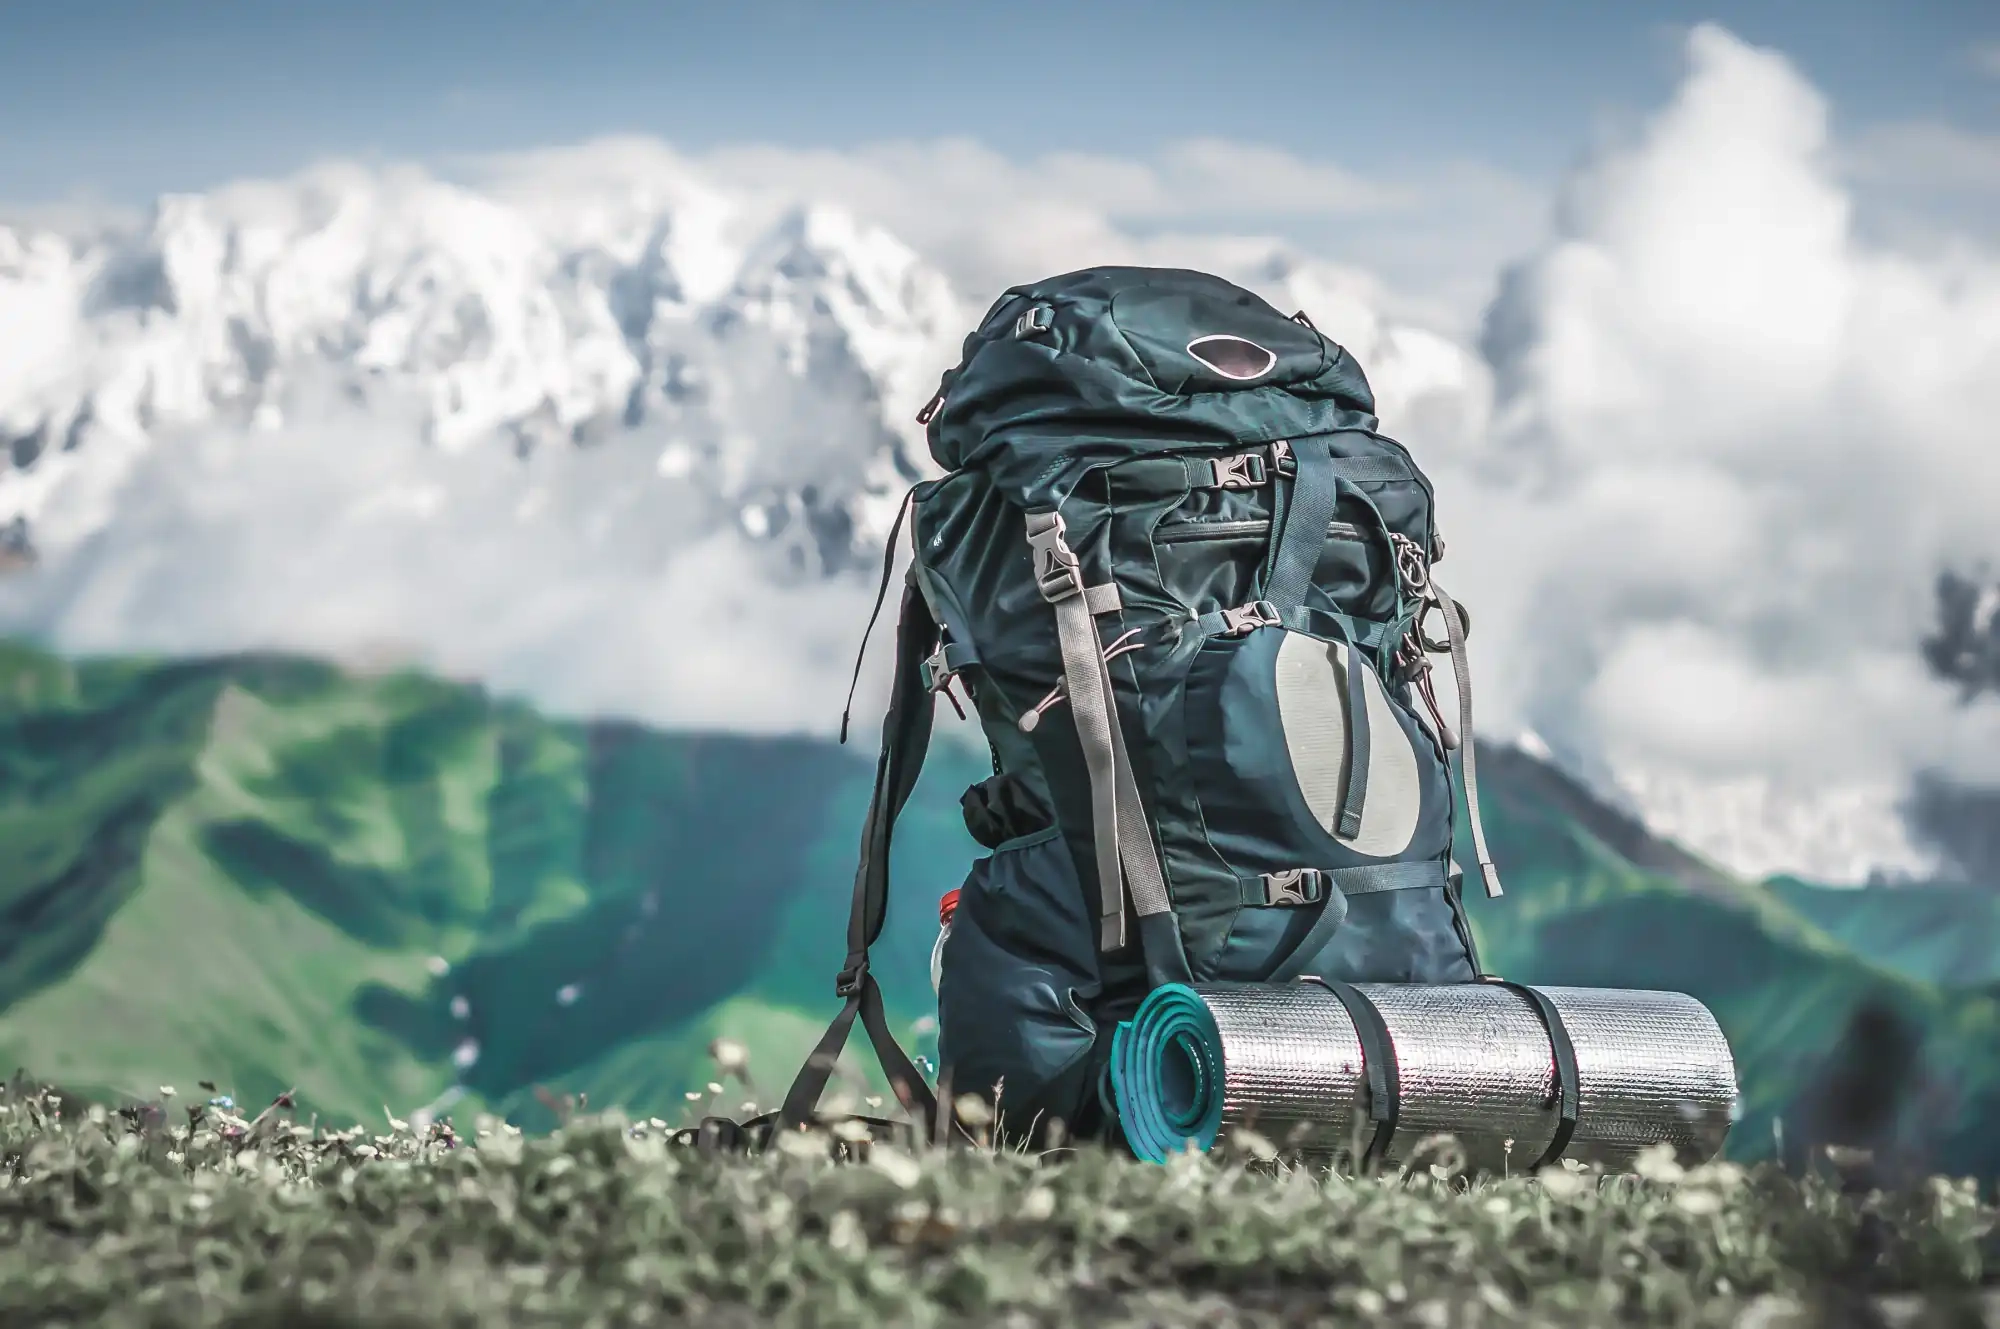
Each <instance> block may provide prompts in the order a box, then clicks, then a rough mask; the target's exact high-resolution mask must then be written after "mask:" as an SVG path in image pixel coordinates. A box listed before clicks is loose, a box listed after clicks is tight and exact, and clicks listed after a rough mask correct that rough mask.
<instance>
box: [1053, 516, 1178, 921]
mask: <svg viewBox="0 0 2000 1329" xmlns="http://www.w3.org/2000/svg"><path fill="white" fill-rule="evenodd" d="M1027 526H1028V544H1029V547H1030V548H1031V549H1032V550H1033V551H1034V555H1035V580H1036V582H1037V584H1038V585H1039V587H1040V588H1041V592H1042V596H1043V598H1044V599H1046V600H1048V601H1049V602H1050V604H1051V605H1052V606H1053V607H1054V609H1055V614H1056V640H1057V644H1058V645H1059V646H1060V648H1061V651H1062V660H1063V685H1064V687H1065V688H1066V689H1067V690H1068V693H1069V708H1070V718H1071V720H1072V721H1073V722H1074V723H1075V725H1076V734H1077V741H1078V742H1079V743H1080V744H1081V745H1082V748H1083V757H1084V766H1085V768H1086V770H1087V771H1088V773H1089V776H1090V816H1091V825H1090V833H1091V839H1092V842H1093V845H1094V847H1095V850H1096V860H1097V880H1098V920H1099V937H1098V945H1099V947H1100V948H1101V949H1103V950H1107V951H1109V950H1116V949H1118V948H1119V947H1121V946H1123V945H1124V944H1125V940H1126V938H1125V883H1126V878H1127V876H1128V875H1129V876H1130V878H1131V884H1132V896H1133V902H1134V903H1135V904H1136V905H1137V906H1138V909H1139V913H1140V914H1141V915H1142V916H1144V915H1151V914H1158V913H1165V912H1166V911H1167V909H1168V902H1167V891H1166V879H1165V877H1164V875H1163V874H1162V873H1161V871H1160V864H1159V859H1158V858H1157V857H1156V856H1155V855H1154V853H1153V840H1152V832H1151V830H1150V828H1148V827H1147V825H1146V814H1145V809H1144V807H1143V806H1142V805H1141V803H1140V801H1139V786H1138V782H1137V780H1136V779H1135V778H1134V777H1133V774H1132V767H1131V760H1130V758H1129V757H1128V756H1127V755H1126V753H1125V736H1124V734H1123V733H1122V732H1120V730H1119V727H1118V707H1117V701H1116V699H1115V697H1114V695H1113V693H1112V689H1111V671H1110V668H1109V666H1108V665H1106V663H1105V660H1104V648H1103V644H1102V643H1101V642H1100V641H1099V639H1098V635H1097V627H1096V624H1095V622H1094V620H1093V617H1092V609H1093V606H1092V603H1091V601H1092V598H1093V596H1092V591H1098V590H1099V588H1090V589H1089V590H1086V588H1085V587H1084V584H1083V570H1082V567H1081V565H1080V564H1079V563H1078V561H1077V557H1076V554H1075V552H1074V551H1073V550H1071V549H1070V547H1069V545H1068V543H1067V542H1066V541H1065V540H1064V539H1063V521H1062V518H1061V517H1060V516H1059V515H1057V514H1056V513H1053V512H1034V513H1029V514H1028V518H1027ZM1095 598H1096V600H1097V602H1098V604H1100V605H1102V606H1103V609H1101V610H1100V611H1099V612H1109V611H1110V610H1111V609H1113V608H1116V607H1117V604H1118V600H1117V594H1116V587H1113V588H1112V593H1111V594H1110V595H1108V596H1107V595H1104V594H1102V593H1101V592H1100V593H1099V594H1097V595H1096V597H1095Z"/></svg>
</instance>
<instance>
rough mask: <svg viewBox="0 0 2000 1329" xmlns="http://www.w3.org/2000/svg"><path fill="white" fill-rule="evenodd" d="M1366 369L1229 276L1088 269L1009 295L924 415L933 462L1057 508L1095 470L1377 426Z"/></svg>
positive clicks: (1032, 504)
mask: <svg viewBox="0 0 2000 1329" xmlns="http://www.w3.org/2000/svg"><path fill="white" fill-rule="evenodd" d="M1374 411H1375V398H1374V394H1373V393H1372V392H1370V391H1369V388H1368V380H1367V378H1366V376H1365V375H1363V374H1362V372H1361V366H1360V365H1358V364H1357V363H1355V360H1354V357H1353V356H1351V355H1349V354H1348V353H1347V351H1346V350H1345V349H1343V348H1342V347H1340V346H1339V345H1337V344H1336V343H1334V342H1333V341H1332V340H1331V339H1329V338H1328V337H1326V336H1325V335H1323V334H1321V333H1320V332H1318V331H1317V330H1315V329H1314V328H1312V327H1311V326H1310V325H1308V324H1306V323H1304V322H1302V321H1299V320H1297V319H1294V318H1288V317H1286V316H1285V315H1284V314H1281V313H1279V312H1278V311H1277V310H1276V309H1275V308H1273V307H1272V306H1271V305H1270V304H1269V303H1267V302H1266V301H1264V300H1262V299H1260V298H1258V297H1257V296H1255V295H1253V294H1251V293H1250V292H1249V291H1246V290H1244V289H1243V288H1242V287H1240V286H1236V285H1233V284H1231V283H1230V282H1226V281H1224V280H1223V279H1222V278H1220V277H1214V276H1210V275H1208V274H1207V273H1202V272H1190V271H1186V270H1183V269H1177V268H1116V267H1107V268H1086V269H1084V270H1082V271H1080V272H1072V273H1067V274H1065V275H1063V276H1060V277H1051V278H1049V279H1048V280H1046V281H1041V282H1036V283H1034V284H1032V285H1027V286H1017V287H1015V288H1013V289H1012V290H1010V291H1008V292H1007V293H1006V294H1005V295H1003V296H1001V297H1000V299H999V300H998V301H997V302H996V303H995V304H994V306H993V308H992V309H990V310H989V311H987V314H986V317H985V319H983V320H982V321H981V323H980V325H979V327H978V329H977V330H975V331H974V332H973V333H972V334H971V335H970V336H968V337H967V338H966V339H965V349H964V355H963V358H962V360H961V362H960V363H959V365H958V367H957V368H956V369H953V370H951V371H949V372H947V373H946V374H945V376H944V381H943V383H942V384H941V385H940V386H939V389H938V398H937V399H936V400H934V401H933V403H932V405H931V406H930V407H929V408H928V409H927V414H926V416H925V417H924V418H925V419H926V420H927V423H928V426H929V442H930V450H931V456H932V457H933V458H935V459H936V461H937V463H938V465H940V466H942V467H944V468H945V469H946V470H948V471H957V470H963V469H966V468H969V467H976V468H979V469H980V470H982V471H984V472H985V473H986V474H987V475H988V476H989V478H991V480H992V481H993V482H994V483H995V484H996V485H998V486H999V487H1000V488H1001V489H1003V490H1005V491H1009V492H1010V493H1011V496H1012V497H1013V498H1014V499H1015V501H1017V502H1019V503H1021V504H1022V505H1023V506H1025V507H1029V508H1044V507H1053V506H1055V505H1057V504H1059V503H1060V502H1061V501H1062V499H1063V497H1064V496H1065V495H1066V494H1067V493H1068V492H1069V490H1070V489H1071V488H1073V487H1074V486H1075V484H1076V482H1077V481H1078V480H1080V479H1081V478H1082V475H1083V474H1084V473H1085V472H1086V471H1087V470H1089V469H1090V468H1091V467H1092V466H1100V465H1108V464H1113V463H1116V462H1119V461H1123V460H1126V459H1127V458H1130V457H1136V456H1143V455H1145V454H1147V453H1155V452H1163V451H1177V452H1178V451H1187V450H1190V449H1201V448H1217V449H1221V448H1231V447H1243V446H1246V445H1253V444H1258V443H1269V442H1275V441H1276V440H1279V439H1293V438H1301V437H1305V436H1307V435H1311V434H1322V433H1328V432H1331V431H1333V430H1338V429H1373V428H1374V427H1375V424H1376V420H1375V415H1374Z"/></svg>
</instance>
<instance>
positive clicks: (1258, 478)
mask: <svg viewBox="0 0 2000 1329" xmlns="http://www.w3.org/2000/svg"><path fill="white" fill-rule="evenodd" d="M1209 465H1210V466H1211V467H1213V468H1214V485H1215V487H1216V488H1217V489H1255V488H1257V487H1258V486H1260V485H1262V484H1264V483H1266V482H1267V481H1268V480H1269V479H1270V478H1271V475H1270V470H1269V468H1268V467H1266V466H1265V464H1264V458H1263V457H1262V456H1261V455H1259V454H1257V453H1255V452H1239V453H1237V454H1236V455H1235V456H1233V457H1216V458H1213V459H1211V460H1210V462H1209Z"/></svg>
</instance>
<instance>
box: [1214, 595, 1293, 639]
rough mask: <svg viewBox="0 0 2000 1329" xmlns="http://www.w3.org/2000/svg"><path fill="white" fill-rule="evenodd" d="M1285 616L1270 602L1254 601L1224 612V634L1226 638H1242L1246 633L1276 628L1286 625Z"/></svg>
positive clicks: (1222, 633)
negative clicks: (1259, 629)
mask: <svg viewBox="0 0 2000 1329" xmlns="http://www.w3.org/2000/svg"><path fill="white" fill-rule="evenodd" d="M1284 622H1285V620H1284V616H1283V615H1281V614H1280V613H1279V612H1278V607H1277V606H1276V605H1274V604H1272V603H1271V602H1270V601H1269V600H1253V601H1251V602H1250V603H1249V604H1247V605H1239V606H1237V607H1236V608H1235V609H1225V610H1223V611H1222V632H1221V634H1220V635H1222V636H1224V637H1241V636H1242V635H1243V634H1245V633H1246V632H1254V631H1255V630H1256V629H1258V628H1275V627H1282V626H1283V625H1284Z"/></svg>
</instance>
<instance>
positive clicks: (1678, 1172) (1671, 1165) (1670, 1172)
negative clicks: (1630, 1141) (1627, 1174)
mask: <svg viewBox="0 0 2000 1329" xmlns="http://www.w3.org/2000/svg"><path fill="white" fill-rule="evenodd" d="M1632 1170H1633V1171H1634V1172H1636V1173H1638V1174H1639V1175H1640V1176H1642V1177H1644V1178H1645V1179H1646V1180H1647V1181H1657V1182H1660V1183H1662V1184H1664V1185H1668V1186H1672V1185H1674V1184H1675V1183H1677V1182H1679V1181H1680V1180H1681V1179H1682V1178H1684V1177H1686V1176H1687V1169H1686V1168H1684V1167H1682V1166H1681V1165H1680V1160H1679V1159H1677V1158H1676V1157H1675V1156H1674V1147H1673V1145H1671V1144H1669V1143H1667V1142H1666V1141H1665V1140H1662V1141H1660V1142H1659V1143H1658V1144H1653V1145H1648V1146H1646V1148H1644V1149H1642V1150H1640V1151H1639V1156H1638V1157H1637V1158H1634V1159H1633V1160H1632Z"/></svg>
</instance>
